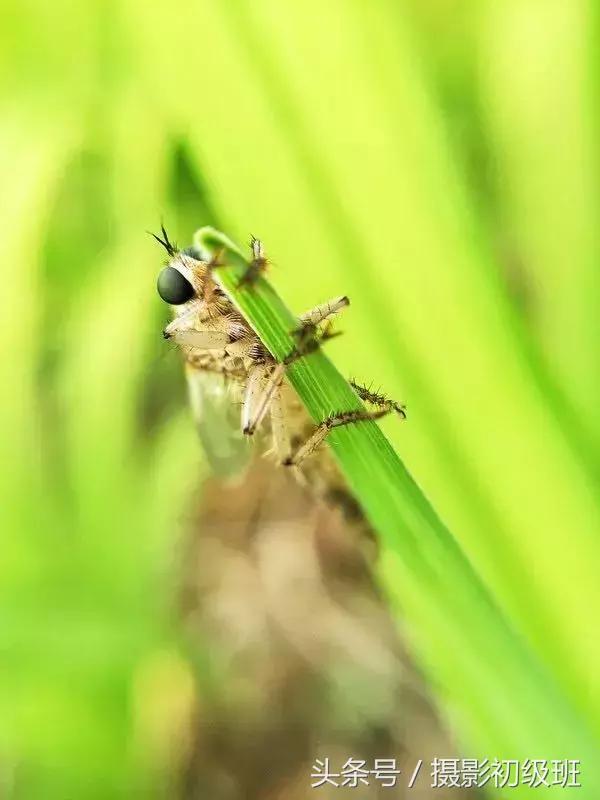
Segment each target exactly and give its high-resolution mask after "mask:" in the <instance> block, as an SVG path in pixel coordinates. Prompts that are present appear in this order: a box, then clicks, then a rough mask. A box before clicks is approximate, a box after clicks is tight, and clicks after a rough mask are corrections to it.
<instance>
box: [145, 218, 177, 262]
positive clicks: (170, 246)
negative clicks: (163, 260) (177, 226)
mask: <svg viewBox="0 0 600 800" xmlns="http://www.w3.org/2000/svg"><path fill="white" fill-rule="evenodd" d="M160 230H161V233H162V236H163V238H162V239H161V237H160V236H158V235H157V234H156V233H152V231H147V233H149V234H150V236H152V237H153V238H154V239H156V241H157V242H158V243H159V244H160V245H161V246H162V247H164V248H165V250H166V251H167V253H168V254H169V255H170V256H174V255H175V254H176V253H178V252H179V250H178V248H177V245H176V244H175V242H171V241H170V240H169V235H168V233H167V232H166V230H165V226H164V225H162V224H161V226H160Z"/></svg>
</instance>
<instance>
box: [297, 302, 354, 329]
mask: <svg viewBox="0 0 600 800" xmlns="http://www.w3.org/2000/svg"><path fill="white" fill-rule="evenodd" d="M349 305H350V300H349V299H348V298H347V297H346V296H345V295H344V296H343V297H334V298H333V299H332V300H329V302H327V303H321V305H319V306H315V307H314V308H311V309H310V310H309V311H305V312H304V314H301V315H300V321H301V322H304V323H308V324H309V325H318V324H319V323H320V322H324V321H325V320H326V319H329V317H332V316H333V315H334V314H338V313H339V312H340V311H341V310H342V309H344V308H346V306H349Z"/></svg>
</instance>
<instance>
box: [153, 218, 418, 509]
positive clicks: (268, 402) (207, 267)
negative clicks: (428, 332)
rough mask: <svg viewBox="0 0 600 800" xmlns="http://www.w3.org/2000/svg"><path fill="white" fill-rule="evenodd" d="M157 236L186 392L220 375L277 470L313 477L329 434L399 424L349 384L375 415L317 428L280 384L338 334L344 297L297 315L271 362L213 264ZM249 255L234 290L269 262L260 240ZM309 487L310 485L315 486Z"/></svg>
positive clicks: (162, 289) (379, 399) (247, 429)
mask: <svg viewBox="0 0 600 800" xmlns="http://www.w3.org/2000/svg"><path fill="white" fill-rule="evenodd" d="M161 232H162V236H157V235H155V234H152V235H153V236H154V238H155V239H156V240H157V241H158V242H160V244H161V245H162V246H163V247H164V248H165V250H166V251H167V254H168V256H169V260H168V262H167V264H166V266H165V267H164V268H163V269H162V271H161V272H160V274H159V276H158V281H157V289H158V293H159V295H160V297H161V298H162V299H163V300H164V301H165V302H166V303H168V304H169V305H171V307H172V309H173V314H174V317H173V319H172V321H171V322H170V323H169V324H168V325H167V326H166V328H165V329H164V332H163V335H164V337H165V338H166V339H168V340H170V341H173V342H174V343H176V344H177V345H178V347H179V349H180V350H181V352H182V354H183V356H184V359H185V366H186V373H187V377H188V381H189V382H190V383H191V384H192V385H193V384H194V382H195V381H197V379H198V378H199V376H201V375H206V374H212V375H219V376H222V378H223V379H224V381H225V382H226V384H227V385H228V388H229V390H230V392H231V394H232V396H233V397H234V398H235V397H237V398H239V401H240V403H241V419H240V430H241V432H242V434H243V436H245V437H251V436H253V435H254V434H255V433H256V432H257V431H260V432H261V434H266V435H268V434H269V433H270V436H271V439H272V452H273V453H274V455H275V459H276V460H277V462H278V463H279V464H281V465H284V466H288V467H295V468H298V467H300V466H301V465H302V466H303V470H302V474H304V476H305V477H306V475H308V474H310V473H315V474H316V472H317V471H318V470H316V469H315V468H311V467H310V466H308V465H307V464H305V461H307V460H309V459H308V457H309V456H311V455H312V454H314V453H316V452H317V451H318V450H320V445H321V444H322V443H323V442H324V440H325V439H326V437H327V435H328V433H329V432H330V431H331V430H333V429H334V428H336V427H339V426H344V425H349V424H354V423H358V422H361V421H363V420H367V419H379V418H380V417H382V416H384V415H386V414H389V413H391V412H395V413H397V414H398V415H399V416H400V417H402V418H404V417H405V410H404V407H403V406H401V405H400V404H398V403H395V402H394V401H391V400H388V399H387V398H386V397H385V396H383V395H382V394H380V393H375V392H372V391H370V389H367V388H366V387H363V386H361V385H360V384H358V383H355V382H354V383H352V384H351V385H352V386H353V388H354V390H355V391H356V393H357V394H358V396H359V397H360V398H361V399H362V400H364V401H365V402H367V403H368V404H369V405H371V406H372V407H373V410H367V409H366V408H363V409H360V410H348V411H344V412H342V413H337V414H331V415H330V416H328V417H327V418H326V419H324V420H322V421H321V423H320V424H319V425H317V426H316V427H315V426H314V424H313V423H312V421H311V420H310V419H309V418H308V415H307V413H306V412H305V411H304V409H303V407H302V405H301V403H300V401H299V399H298V398H297V396H296V395H295V393H294V391H293V389H292V388H291V386H289V385H288V383H287V382H286V380H285V371H286V368H287V367H288V366H289V365H290V364H291V363H293V362H294V361H295V360H296V359H299V358H302V357H303V356H305V355H307V354H308V353H310V352H312V351H313V350H315V349H316V348H317V347H319V346H320V344H321V343H322V342H324V341H326V340H327V339H329V338H331V337H332V336H334V335H336V334H335V333H333V332H332V331H331V321H332V320H333V318H335V317H336V316H337V315H338V314H339V313H340V312H342V311H343V310H344V309H345V308H346V307H347V306H348V305H349V300H348V298H347V297H346V296H340V297H335V298H333V299H331V300H329V301H328V302H326V303H322V304H321V305H318V306H315V307H314V308H312V309H310V310H309V311H307V312H305V313H304V314H302V315H301V316H300V317H299V321H298V322H299V324H298V328H297V330H296V331H294V332H293V333H294V336H295V339H296V346H295V347H294V349H293V350H292V351H291V352H290V353H289V355H288V356H287V357H286V358H285V359H284V360H283V361H281V362H277V361H276V360H275V359H274V357H273V356H272V355H271V353H270V352H269V351H268V350H267V349H266V348H265V346H264V345H263V344H262V342H261V341H260V339H259V338H258V336H257V335H256V333H255V332H254V331H253V330H252V328H251V327H250V325H249V324H248V322H247V321H246V320H245V319H244V317H243V316H242V315H241V314H240V313H239V311H238V310H237V309H236V307H235V306H234V305H233V303H232V302H231V300H230V299H229V298H228V296H227V295H226V294H225V292H224V291H223V290H222V289H221V287H220V286H219V285H218V283H217V282H216V280H215V276H214V270H215V269H217V268H218V266H219V265H218V264H217V263H215V262H214V261H210V260H209V259H207V258H206V257H204V256H203V254H202V253H201V252H200V251H199V250H198V249H197V248H187V249H184V250H179V249H178V248H177V246H176V245H175V244H174V243H172V242H171V241H170V239H169V237H168V235H167V232H166V230H165V229H164V227H163V228H162V231H161ZM250 248H251V254H252V258H251V260H250V262H249V266H248V269H247V272H246V274H245V275H244V276H243V277H242V279H241V281H240V285H242V284H246V285H252V283H253V282H254V281H255V280H256V277H257V276H258V275H259V274H261V273H262V272H264V270H265V269H266V266H267V263H268V262H267V259H266V256H265V251H264V247H263V245H262V242H261V241H260V240H258V239H256V238H254V237H252V239H251V242H250ZM196 394H197V393H196ZM192 396H193V393H192ZM320 462H321V464H320V467H321V472H330V473H331V472H333V471H334V470H333V468H331V467H329V468H326V469H323V465H324V463H325V458H321V459H320ZM299 474H300V473H299ZM310 482H311V483H313V484H314V483H315V480H314V479H311V481H310ZM316 482H320V483H323V480H321V481H316ZM335 491H337V490H335ZM338 493H339V492H338Z"/></svg>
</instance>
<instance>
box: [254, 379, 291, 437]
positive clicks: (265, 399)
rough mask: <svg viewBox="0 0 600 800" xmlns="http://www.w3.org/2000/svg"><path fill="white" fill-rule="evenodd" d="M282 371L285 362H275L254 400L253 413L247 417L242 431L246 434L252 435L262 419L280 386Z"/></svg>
mask: <svg viewBox="0 0 600 800" xmlns="http://www.w3.org/2000/svg"><path fill="white" fill-rule="evenodd" d="M263 369H264V367H263ZM284 372H285V364H276V365H275V367H274V369H273V370H272V371H271V374H270V375H269V377H268V378H267V380H266V382H265V384H264V386H263V387H262V392H261V394H260V397H259V398H258V400H257V401H256V405H255V407H254V409H253V413H252V414H250V416H249V417H248V420H247V425H246V426H245V427H244V433H245V434H247V435H248V436H252V434H253V433H254V431H255V430H256V429H257V428H258V426H259V425H260V423H261V422H262V421H263V419H264V416H265V414H266V413H267V411H268V409H269V405H270V403H271V400H272V399H273V395H274V394H275V392H276V391H277V390H278V389H279V387H280V386H281V381H282V380H283V375H284Z"/></svg>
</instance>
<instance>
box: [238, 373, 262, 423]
mask: <svg viewBox="0 0 600 800" xmlns="http://www.w3.org/2000/svg"><path fill="white" fill-rule="evenodd" d="M265 375H266V368H265V365H264V364H255V365H254V366H253V367H252V368H251V369H250V371H249V372H248V379H247V381H246V389H245V390H244V399H243V400H242V432H243V433H245V434H246V435H247V436H252V434H253V433H254V430H255V428H256V424H255V423H254V420H255V419H256V409H257V404H258V402H259V400H260V398H261V396H262V394H261V393H262V392H263V383H264V379H265Z"/></svg>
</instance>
